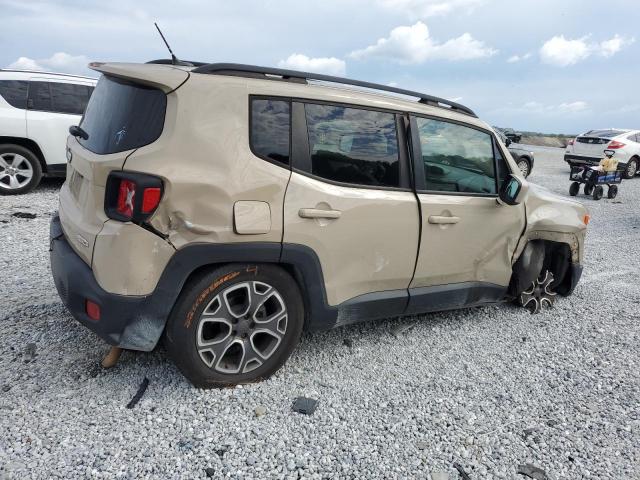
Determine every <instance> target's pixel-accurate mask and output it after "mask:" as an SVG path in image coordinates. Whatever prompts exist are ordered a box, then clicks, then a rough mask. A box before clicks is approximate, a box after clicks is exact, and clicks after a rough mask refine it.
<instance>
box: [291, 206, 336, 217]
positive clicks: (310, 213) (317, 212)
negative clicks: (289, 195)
mask: <svg viewBox="0 0 640 480" xmlns="http://www.w3.org/2000/svg"><path fill="white" fill-rule="evenodd" d="M341 215H342V212H341V211H340V210H322V209H321V208H301V209H300V210H299V211H298V216H300V217H302V218H331V219H336V218H340V216H341Z"/></svg>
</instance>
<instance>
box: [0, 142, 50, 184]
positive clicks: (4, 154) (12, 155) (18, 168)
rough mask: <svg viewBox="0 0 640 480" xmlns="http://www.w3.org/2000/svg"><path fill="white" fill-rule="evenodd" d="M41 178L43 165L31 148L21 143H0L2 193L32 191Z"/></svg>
mask: <svg viewBox="0 0 640 480" xmlns="http://www.w3.org/2000/svg"><path fill="white" fill-rule="evenodd" d="M41 179H42V166H41V165H40V161H39V160H38V157H36V156H35V154H34V153H33V152H32V151H31V150H29V149H28V148H25V147H22V146H20V145H13V144H6V145H0V194H2V195H19V194H21V193H27V192H30V191H31V190H33V189H34V188H36V187H37V186H38V184H39V183H40V180H41Z"/></svg>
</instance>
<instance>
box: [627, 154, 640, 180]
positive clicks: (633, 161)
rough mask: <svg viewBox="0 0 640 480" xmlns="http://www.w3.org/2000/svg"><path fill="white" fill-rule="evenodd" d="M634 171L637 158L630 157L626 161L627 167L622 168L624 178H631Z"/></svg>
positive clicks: (636, 169)
mask: <svg viewBox="0 0 640 480" xmlns="http://www.w3.org/2000/svg"><path fill="white" fill-rule="evenodd" d="M636 173H638V159H637V158H632V159H631V160H629V161H628V162H627V167H626V168H625V169H624V178H626V179H629V178H633V177H635V175H636Z"/></svg>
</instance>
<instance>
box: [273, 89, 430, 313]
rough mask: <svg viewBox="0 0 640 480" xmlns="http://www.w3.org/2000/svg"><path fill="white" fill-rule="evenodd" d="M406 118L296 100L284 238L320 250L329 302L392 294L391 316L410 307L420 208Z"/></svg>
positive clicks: (291, 242) (361, 109)
mask: <svg viewBox="0 0 640 480" xmlns="http://www.w3.org/2000/svg"><path fill="white" fill-rule="evenodd" d="M401 120H402V118H401V116H400V115H397V114H396V113H394V112H387V111H379V110H369V109H364V108H362V107H356V106H345V105H338V104H324V103H323V104H320V103H313V102H311V101H309V102H308V103H307V102H305V103H302V102H293V142H292V156H293V159H292V160H293V172H292V175H291V180H290V182H289V185H288V187H287V192H286V196H285V207H284V238H283V241H284V244H285V248H286V246H287V245H288V244H301V245H304V246H306V247H310V248H311V249H312V250H313V251H314V252H315V254H316V255H317V257H318V259H319V261H320V264H321V267H322V273H323V276H324V283H325V285H324V286H325V289H326V294H327V301H328V303H329V305H332V306H334V305H339V304H342V303H344V302H347V301H349V300H353V299H356V300H354V301H355V302H357V301H360V300H375V299H379V293H380V292H390V291H392V292H393V293H391V294H390V296H389V297H388V298H390V301H388V302H383V303H384V304H385V308H391V310H394V309H396V310H395V311H393V312H392V313H391V312H387V313H389V314H400V313H402V311H403V310H404V307H405V305H406V299H407V292H406V289H407V287H408V286H409V282H410V280H411V276H412V274H413V269H414V266H415V260H416V253H417V249H418V235H419V232H418V224H419V220H418V218H419V213H418V205H417V201H416V198H415V194H414V193H413V192H412V190H411V187H410V177H409V169H408V159H407V155H406V147H405V146H406V142H405V141H404V140H403V134H402V128H400V126H401ZM366 294H372V295H370V296H368V297H361V296H363V295H366ZM357 297H360V298H357ZM394 299H395V300H396V301H393V300H394Z"/></svg>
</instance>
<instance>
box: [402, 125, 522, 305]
mask: <svg viewBox="0 0 640 480" xmlns="http://www.w3.org/2000/svg"><path fill="white" fill-rule="evenodd" d="M411 131H412V144H413V152H414V155H413V157H414V159H415V160H414V162H415V167H416V168H415V174H416V190H417V194H418V199H419V201H420V207H421V213H422V215H421V216H422V226H421V228H422V235H421V243H420V254H419V257H418V261H417V264H416V272H415V276H414V278H413V281H412V282H411V286H410V287H411V290H410V292H411V296H412V301H411V302H410V312H411V311H421V310H422V311H424V310H442V309H448V308H456V307H460V306H465V305H471V304H478V303H483V302H488V301H495V300H498V299H500V298H501V297H502V296H503V295H504V293H505V292H506V287H507V286H508V284H509V280H510V277H511V259H512V256H513V252H514V250H515V248H516V245H517V242H518V240H519V238H520V235H521V233H522V231H523V229H524V226H525V212H524V207H523V206H522V205H516V206H505V205H501V204H499V203H498V202H497V198H498V195H497V192H498V187H499V185H500V183H501V179H504V178H505V176H506V174H508V173H510V172H511V171H512V170H513V168H514V166H513V165H510V163H512V162H508V161H506V160H505V158H506V154H505V152H503V151H502V149H501V147H500V146H499V145H498V142H497V141H496V140H495V139H494V136H493V134H492V133H491V132H489V131H488V130H484V129H482V128H479V127H476V126H471V125H466V124H461V123H457V122H453V121H446V120H444V119H435V118H426V117H414V118H412V120H411ZM513 171H515V170H513Z"/></svg>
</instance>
